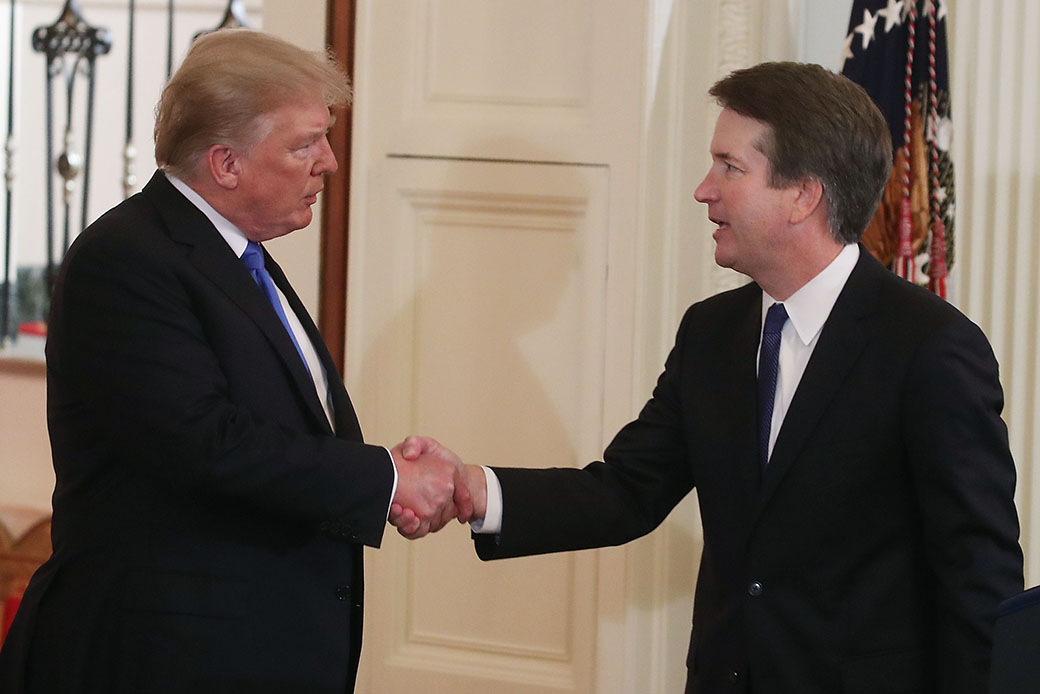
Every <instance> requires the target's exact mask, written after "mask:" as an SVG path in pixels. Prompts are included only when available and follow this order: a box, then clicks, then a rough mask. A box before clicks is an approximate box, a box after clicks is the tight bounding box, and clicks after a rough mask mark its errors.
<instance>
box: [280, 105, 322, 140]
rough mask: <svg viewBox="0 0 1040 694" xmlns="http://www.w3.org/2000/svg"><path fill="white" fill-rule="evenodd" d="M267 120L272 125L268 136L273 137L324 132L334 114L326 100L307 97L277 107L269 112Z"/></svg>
mask: <svg viewBox="0 0 1040 694" xmlns="http://www.w3.org/2000/svg"><path fill="white" fill-rule="evenodd" d="M266 120H267V122H268V123H270V124H271V126H272V127H271V129H270V132H269V133H268V134H267V138H271V137H279V136H291V135H298V134H301V133H309V132H324V131H325V130H327V129H328V127H329V125H330V124H331V122H332V116H331V114H330V113H329V108H328V106H326V105H325V102H324V101H322V100H321V99H307V100H303V101H296V102H290V103H287V104H283V105H281V106H277V107H275V108H274V109H272V110H270V111H268V112H267V114H266ZM267 138H265V139H267Z"/></svg>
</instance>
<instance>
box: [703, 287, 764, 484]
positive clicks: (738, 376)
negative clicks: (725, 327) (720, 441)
mask: <svg viewBox="0 0 1040 694" xmlns="http://www.w3.org/2000/svg"><path fill="white" fill-rule="evenodd" d="M751 286H754V287H755V290H756V291H749V292H748V294H749V295H750V296H751V300H750V301H748V303H747V306H746V307H744V308H743V309H742V310H741V313H740V314H739V316H738V321H739V322H738V324H737V329H736V330H735V331H734V332H733V333H732V342H731V343H728V342H727V341H725V340H720V341H719V344H720V346H721V351H720V353H719V354H718V356H717V358H716V359H715V360H714V363H716V364H729V365H731V372H730V373H729V374H727V375H726V376H725V381H726V382H727V383H729V384H730V388H729V390H730V392H731V393H732V394H733V397H734V398H735V401H733V402H732V408H733V409H732V410H731V415H730V416H729V417H728V419H729V421H730V423H731V425H732V426H733V427H734V429H733V432H732V435H731V436H730V437H729V440H730V441H732V442H733V443H734V446H735V448H734V456H735V464H736V467H737V471H738V473H739V475H740V483H741V487H742V489H744V490H745V491H746V493H747V496H746V497H745V498H749V499H753V498H755V496H756V495H757V493H758V490H759V488H760V482H761V480H760V478H761V471H760V470H759V464H758V419H757V407H756V401H757V392H758V389H757V385H756V383H757V376H756V373H755V365H756V358H755V355H756V354H757V352H758V342H759V338H760V337H761V332H762V292H761V290H760V289H758V288H757V286H756V285H749V289H750V287H751Z"/></svg>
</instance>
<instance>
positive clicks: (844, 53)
mask: <svg viewBox="0 0 1040 694" xmlns="http://www.w3.org/2000/svg"><path fill="white" fill-rule="evenodd" d="M855 38H856V35H855V34H849V35H848V36H846V37H845V44H844V45H843V46H842V47H841V66H842V68H841V69H842V70H844V69H845V62H846V61H847V60H849V59H850V58H853V57H855V56H853V55H852V41H853V40H854V39H855Z"/></svg>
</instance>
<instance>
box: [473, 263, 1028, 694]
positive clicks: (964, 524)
mask: <svg viewBox="0 0 1040 694" xmlns="http://www.w3.org/2000/svg"><path fill="white" fill-rule="evenodd" d="M761 296H762V293H761V290H760V289H759V288H758V287H757V286H756V285H754V284H750V285H747V286H745V287H742V288H740V289H736V290H734V291H730V292H726V293H723V294H720V295H718V296H715V297H712V298H710V299H708V300H706V301H703V302H700V303H698V304H695V305H694V306H692V307H691V308H690V309H689V310H688V311H687V313H686V315H685V317H684V318H683V321H682V325H681V326H680V328H679V332H678V337H677V339H676V343H675V347H674V348H673V350H672V351H671V354H670V355H669V357H668V360H667V363H666V365H665V370H664V373H663V374H662V375H661V377H660V379H659V381H658V383H657V386H656V388H655V390H654V393H653V397H652V399H651V400H650V401H649V402H648V403H647V404H646V406H645V407H644V409H643V410H642V412H641V413H640V415H639V418H638V419H637V420H636V421H634V422H632V423H630V424H628V425H627V426H626V427H625V428H624V429H622V430H621V431H620V432H619V433H618V434H617V436H616V437H615V439H614V440H613V442H612V443H611V444H610V446H609V447H608V448H607V450H606V452H605V454H604V462H595V463H592V464H590V465H588V466H587V467H585V468H584V469H582V470H575V469H550V470H518V469H497V468H496V470H495V471H496V473H497V475H498V477H499V480H500V481H501V484H502V496H503V517H502V528H501V534H499V535H497V536H476V546H477V552H478V554H479V555H480V556H481V557H482V558H484V559H492V558H501V557H510V556H519V555H527V554H536V553H543V552H555V551H566V550H575V549H582V548H588V547H597V546H604V545H615V544H620V543H623V542H626V541H628V540H631V539H633V538H635V537H639V536H640V535H643V534H645V533H647V532H649V531H650V530H652V529H653V528H655V527H656V526H657V525H658V524H660V523H661V521H663V520H664V518H665V517H666V516H667V515H668V513H669V511H670V510H671V509H672V508H673V507H674V506H675V504H676V503H678V502H679V500H680V499H682V498H683V497H684V496H685V495H686V494H687V493H688V492H690V491H691V490H692V489H694V488H695V487H696V489H697V499H698V502H699V504H700V512H701V520H702V523H703V527H704V550H703V554H702V558H701V566H700V572H699V576H698V580H697V588H696V597H695V601H694V624H693V630H692V636H691V640H690V649H689V658H688V661H687V667H688V680H687V687H686V691H687V692H696V693H698V694H715V693H717V692H718V693H721V692H734V691H744V687H746V686H747V683H748V680H749V678H750V680H751V686H752V688H753V691H754V694H773V693H776V694H780V693H794V692H797V693H798V694H837V693H839V692H863V693H868V692H869V693H870V694H882V693H884V692H902V693H907V692H930V693H938V692H941V693H943V694H953V693H963V694H969V693H971V694H982V693H983V692H985V687H986V673H987V668H988V663H989V652H990V641H991V634H992V629H993V622H994V619H995V617H996V614H997V608H998V605H999V604H1000V601H1001V600H1002V599H1004V598H1006V597H1008V596H1010V595H1013V594H1015V593H1017V592H1018V591H1020V590H1021V588H1022V554H1021V550H1020V548H1019V545H1018V519H1017V514H1016V511H1015V506H1014V501H1013V495H1014V487H1015V467H1014V463H1013V461H1012V458H1011V454H1010V452H1009V449H1008V440H1007V430H1006V428H1005V426H1004V423H1003V421H1002V420H1001V418H1000V411H1001V408H1002V406H1003V395H1002V391H1001V388H1000V384H999V381H998V377H997V363H996V360H995V359H994V357H993V354H992V351H991V349H990V347H989V344H988V342H987V340H986V338H985V336H984V335H983V334H982V332H981V331H980V330H979V328H978V327H977V326H975V325H974V324H973V323H971V322H970V321H969V320H968V319H967V318H965V317H964V316H963V315H961V314H960V313H959V312H958V311H957V310H956V309H954V308H953V307H951V306H950V305H948V304H947V303H945V302H944V301H942V300H940V299H938V298H937V297H935V296H934V295H932V294H930V293H928V292H926V291H924V290H922V289H920V288H918V287H915V286H913V285H911V284H910V283H908V282H906V281H904V280H902V279H899V278H897V277H895V276H894V275H892V274H891V273H890V272H888V271H887V270H885V269H884V268H883V267H881V265H880V264H879V263H878V262H877V261H875V260H874V259H873V258H872V257H871V256H870V255H869V254H868V253H867V252H866V251H865V250H863V249H862V248H861V251H860V260H859V261H858V263H857V265H856V267H855V268H854V270H853V272H852V274H851V276H850V277H849V280H848V282H847V283H846V285H845V287H844V289H843V290H842V292H841V294H840V296H839V298H838V300H837V302H836V303H835V306H834V308H833V310H832V312H831V314H830V316H829V317H828V319H827V321H826V323H825V325H824V327H823V330H822V332H821V334H820V337H819V342H818V343H817V345H816V348H815V350H814V352H813V354H812V357H811V358H810V361H809V363H808V365H807V367H806V370H805V373H804V375H803V377H802V380H801V382H800V383H799V385H798V389H797V391H796V393H795V395H794V398H793V400H792V402H791V405H790V408H789V410H788V411H787V414H786V417H785V419H784V422H783V425H782V427H781V429H780V431H779V434H778V438H777V441H776V444H775V447H774V449H773V453H772V457H771V459H770V463H769V465H768V467H767V468H766V470H765V471H764V473H762V472H760V470H759V464H758V440H757V439H758V434H757V426H756V407H755V398H756V376H755V363H756V351H757V348H758V342H759V333H760V330H761V315H762V314H761V310H762V309H761V306H762V304H761Z"/></svg>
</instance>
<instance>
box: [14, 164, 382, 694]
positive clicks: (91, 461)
mask: <svg viewBox="0 0 1040 694" xmlns="http://www.w3.org/2000/svg"><path fill="white" fill-rule="evenodd" d="M266 262H267V267H268V270H269V271H270V273H271V275H272V277H273V278H274V281H275V283H276V284H278V285H279V287H280V289H281V290H282V291H283V292H284V294H285V295H286V297H287V298H288V300H289V302H290V304H291V305H292V307H293V309H294V311H295V312H296V314H297V316H299V318H300V320H301V322H302V323H303V325H304V328H305V329H306V331H307V333H308V335H309V336H310V339H311V341H312V342H313V343H314V346H315V348H316V349H317V352H318V355H319V357H320V359H321V361H322V363H323V365H324V367H325V369H326V371H327V372H328V376H329V379H328V380H329V391H330V393H331V397H332V400H333V404H334V407H335V419H336V423H335V424H336V426H335V433H333V430H332V428H331V427H330V426H329V422H328V420H327V418H326V416H325V414H324V412H323V411H322V408H321V405H320V403H319V402H318V398H317V395H316V393H315V389H314V384H313V383H312V381H311V379H310V376H309V375H308V373H307V371H306V369H305V367H304V366H303V363H302V362H301V360H300V357H299V355H298V353H297V352H296V349H295V348H294V346H293V344H292V342H291V340H290V338H289V336H288V334H287V333H286V331H285V329H284V327H283V326H282V324H281V322H280V321H279V319H278V317H277V315H276V314H275V312H274V310H273V309H272V307H271V305H270V303H268V300H267V298H266V297H265V295H264V293H263V291H262V290H261V289H260V288H259V287H258V286H257V285H256V283H255V282H254V281H253V279H252V278H251V277H250V275H249V272H248V270H247V269H246V268H245V267H244V265H243V264H242V263H241V261H240V260H239V259H238V258H236V257H235V255H234V253H233V252H232V251H231V249H230V248H229V247H228V245H227V243H226V242H225V241H224V240H223V238H222V237H221V236H220V235H219V233H218V232H217V231H216V229H214V227H213V225H212V224H211V223H210V222H209V221H208V220H207V219H206V217H205V216H204V215H203V214H202V213H201V212H200V211H199V210H198V209H197V208H196V207H195V206H194V205H192V204H191V203H190V202H189V201H188V200H186V199H185V198H184V196H182V195H181V194H180V193H179V192H178V191H177V190H176V189H175V188H174V187H173V186H172V185H171V184H170V183H169V181H167V180H166V178H165V176H164V175H163V174H162V173H157V174H156V175H155V176H154V177H153V178H152V180H151V181H150V182H149V183H148V185H147V186H146V187H145V188H144V190H143V191H142V192H141V193H140V194H138V195H135V196H133V197H131V198H129V199H128V200H126V201H124V202H123V203H121V204H120V205H118V206H117V207H115V208H114V209H112V210H111V211H109V212H108V213H106V214H105V215H104V216H102V217H101V218H100V219H99V220H98V221H97V222H95V223H94V224H92V225H91V226H90V227H89V228H88V229H87V230H86V231H85V232H84V233H83V234H82V235H81V236H80V237H79V238H78V239H77V240H76V242H75V243H74V244H73V246H72V248H71V249H70V250H69V252H68V254H67V255H66V258H65V262H64V265H63V269H62V272H61V274H60V277H59V279H58V281H57V285H56V287H55V289H54V295H53V300H52V309H51V317H50V322H49V326H48V327H49V337H48V344H47V387H48V403H47V409H48V423H49V430H50V437H51V445H52V450H53V459H54V468H55V472H56V476H57V483H56V488H55V492H54V499H53V505H54V517H53V531H52V534H53V541H54V554H53V556H52V557H51V559H50V560H49V561H48V562H47V563H46V564H45V565H44V566H43V567H42V568H41V569H40V570H39V571H38V572H37V573H36V575H35V576H34V577H33V579H32V581H31V583H30V585H29V588H28V590H27V591H26V594H25V597H24V600H23V602H22V606H21V609H20V610H19V612H18V614H17V617H16V619H15V622H14V624H13V626H12V629H11V632H10V634H9V636H8V639H7V642H6V643H5V645H4V650H3V653H2V656H0V690H2V691H3V692H5V694H21V693H22V692H25V691H32V692H65V693H68V692H121V691H133V692H186V691H199V692H202V691H205V692H224V691H229V692H230V691H235V692H237V691H243V692H245V691H248V692H275V691H279V692H281V691H286V692H287V691H292V692H322V693H329V694H331V693H333V692H335V693H336V694H342V693H343V692H348V691H352V690H353V683H354V679H355V675H356V670H357V662H358V657H359V654H360V648H361V613H362V602H363V580H362V545H369V546H374V547H375V546H378V545H379V543H380V540H381V538H382V533H383V529H384V527H385V523H386V513H387V507H388V504H389V498H390V493H391V488H392V485H393V478H394V473H393V466H392V464H391V462H390V460H389V456H388V455H387V454H386V451H385V450H384V449H382V448H380V447H376V446H368V445H365V444H364V443H363V442H362V438H361V431H360V428H359V427H358V422H357V418H356V416H355V414H354V410H353V408H352V406H351V403H350V400H349V398H348V396H347V393H346V391H345V390H344V388H343V385H342V382H341V381H340V379H339V377H338V375H337V373H336V369H335V366H334V365H333V363H332V360H331V358H330V356H329V354H328V352H327V350H326V349H325V346H324V343H323V341H322V338H321V336H320V334H319V333H318V331H317V329H316V328H315V326H314V324H313V323H312V322H311V320H310V318H309V317H308V315H307V312H306V310H305V309H304V307H303V305H302V304H301V303H300V300H299V298H298V297H297V296H296V294H295V293H294V292H293V291H292V288H291V287H290V286H289V284H288V282H287V281H286V279H285V276H284V275H283V274H282V272H281V271H280V269H279V268H278V266H277V264H275V263H274V261H273V260H272V259H271V258H270V257H269V256H268V257H267V258H266ZM27 687H28V689H27Z"/></svg>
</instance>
